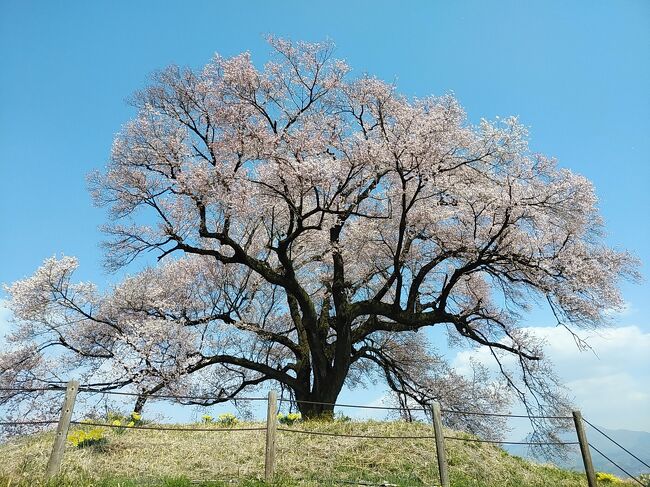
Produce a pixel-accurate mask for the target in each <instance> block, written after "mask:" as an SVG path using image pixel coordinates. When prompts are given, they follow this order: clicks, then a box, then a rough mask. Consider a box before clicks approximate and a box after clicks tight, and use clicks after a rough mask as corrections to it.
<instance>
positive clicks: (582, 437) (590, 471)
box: [573, 411, 596, 487]
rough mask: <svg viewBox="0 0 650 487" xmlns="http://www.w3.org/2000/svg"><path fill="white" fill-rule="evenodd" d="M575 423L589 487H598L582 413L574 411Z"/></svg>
mask: <svg viewBox="0 0 650 487" xmlns="http://www.w3.org/2000/svg"><path fill="white" fill-rule="evenodd" d="M573 422H574V423H575V426H576V433H577V435H578V443H580V453H582V462H583V463H584V465H585V473H586V474H587V485H588V486H589V487H596V475H595V474H594V464H593V463H592V462H591V452H590V451H589V442H588V441H587V434H586V433H585V428H584V425H583V423H582V414H581V413H580V411H573Z"/></svg>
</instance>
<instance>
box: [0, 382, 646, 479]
mask: <svg viewBox="0 0 650 487" xmlns="http://www.w3.org/2000/svg"><path fill="white" fill-rule="evenodd" d="M65 390H66V388H65V387H59V386H48V387H32V388H11V387H3V388H0V391H9V392H63V391H65ZM78 391H79V392H82V393H90V394H106V395H116V396H131V397H140V396H143V395H144V396H146V397H147V398H151V399H172V400H196V401H219V402H227V401H233V402H236V401H267V400H268V399H267V398H266V397H215V396H191V395H176V394H143V393H137V392H126V391H116V390H102V389H97V388H93V387H79V389H78ZM279 400H280V401H286V402H290V403H294V404H312V405H323V406H332V407H340V408H358V409H372V410H386V411H402V410H403V409H404V408H400V407H393V406H373V405H359V404H347V403H329V402H321V401H307V400H296V399H291V398H282V397H281V398H279ZM411 409H412V410H414V411H429V409H428V408H424V407H422V408H411ZM441 412H443V413H445V414H456V415H471V416H486V417H503V418H528V419H552V420H570V419H573V417H572V416H559V415H552V416H551V415H549V416H544V415H519V414H507V413H485V412H480V411H462V410H457V409H442V410H441ZM583 420H584V421H585V423H587V424H588V425H589V426H591V427H592V428H593V429H595V430H596V431H597V432H598V433H600V434H601V435H603V436H604V437H605V438H607V439H608V440H610V441H611V442H613V443H614V444H615V445H616V446H618V447H619V448H621V449H622V450H624V451H625V452H626V453H628V454H629V455H631V456H632V457H634V458H635V459H636V460H638V461H639V462H641V463H642V464H643V465H645V466H646V467H648V468H650V465H648V463H646V462H645V461H644V460H642V459H641V458H639V457H638V456H637V455H635V454H634V453H633V452H631V451H630V450H628V449H627V448H625V447H624V446H623V445H621V444H620V443H618V442H617V441H616V440H614V439H613V438H611V437H610V436H609V435H607V434H606V433H605V432H603V431H602V430H601V429H600V428H598V427H597V426H595V425H593V424H592V423H591V422H589V421H588V420H586V419H584V418H583ZM56 423H58V420H27V419H25V420H21V421H0V426H36V425H51V424H56ZM70 424H74V425H78V426H95V427H103V428H114V429H121V430H125V429H133V430H153V431H187V432H211V433H225V432H236V431H256V432H259V431H266V430H267V428H266V427H216V428H215V427H210V428H208V427H184V426H180V427H179V426H165V425H132V426H129V425H117V424H112V423H104V422H99V421H92V420H90V421H89V420H83V421H71V422H70ZM276 430H277V431H282V432H285V433H294V434H302V435H315V436H328V437H343V438H363V439H378V440H422V439H435V438H436V437H435V435H373V434H352V433H332V432H325V431H313V430H305V429H294V428H286V427H276ZM444 439H445V440H452V441H464V442H475V443H487V444H495V445H527V446H555V445H557V446H565V445H578V444H579V442H577V441H506V440H487V439H481V438H467V437H458V436H444ZM589 447H590V448H591V449H593V450H594V451H595V452H597V453H598V454H600V455H601V456H602V457H603V458H605V459H606V460H608V461H609V462H610V463H611V464H612V465H614V466H615V467H616V468H618V469H619V470H620V471H621V472H623V473H624V474H625V475H627V476H629V477H630V478H631V479H632V480H634V481H635V482H637V483H638V484H639V485H644V484H643V483H642V482H641V481H640V480H639V479H638V478H636V477H634V476H633V475H631V474H630V473H629V472H628V471H626V470H625V469H624V468H623V467H621V466H620V465H618V464H617V463H616V462H614V461H613V460H612V459H611V458H609V457H608V456H607V455H605V454H604V453H603V452H601V451H600V450H599V449H598V448H596V447H595V446H593V445H592V444H591V443H589ZM335 482H339V483H351V484H357V485H368V486H370V485H377V486H379V485H385V484H374V483H371V482H365V483H364V482H363V481H354V482H352V481H349V482H348V481H345V480H335Z"/></svg>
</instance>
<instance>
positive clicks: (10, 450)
mask: <svg viewBox="0 0 650 487" xmlns="http://www.w3.org/2000/svg"><path fill="white" fill-rule="evenodd" d="M240 426H256V427H257V426H262V425H261V424H260V423H248V424H240ZM299 428H303V429H308V430H312V431H321V432H328V433H348V434H361V435H363V434H366V435H383V436H405V435H411V436H417V435H431V434H432V431H431V427H430V426H429V425H426V424H420V423H404V422H386V421H364V422H348V423H343V422H334V423H326V422H309V423H302V424H297V425H295V426H294V427H293V429H299ZM215 430H216V431H214V432H212V431H207V432H202V431H196V432H183V431H148V430H128V431H126V432H124V433H123V434H119V435H118V434H115V432H114V431H111V430H107V431H106V436H107V438H108V441H107V442H105V443H104V444H103V445H101V446H98V447H87V448H83V449H76V448H74V447H72V446H71V445H68V447H67V450H66V453H65V456H64V461H63V466H62V474H61V476H60V477H59V478H57V479H54V480H51V481H49V482H45V481H44V480H43V475H42V474H43V472H44V471H45V465H46V463H47V458H48V455H49V452H50V449H51V446H52V439H53V434H52V433H44V434H39V435H33V436H27V437H21V438H16V439H13V440H12V441H10V442H8V443H6V444H4V445H0V487H28V486H29V487H32V486H33V487H72V486H75V487H77V486H78V487H145V486H164V487H198V486H202V487H221V486H232V485H239V486H242V487H261V486H264V485H266V484H265V483H264V482H262V481H261V480H260V479H261V478H262V476H263V473H264V432H263V431H239V432H238V431H230V432H228V431H224V430H223V429H222V428H218V427H215ZM449 433H450V434H454V435H458V434H459V433H455V432H449ZM276 458H277V460H276V477H275V479H276V480H275V481H274V482H273V484H272V485H274V486H276V487H290V486H307V487H316V486H328V485H330V486H335V485H357V484H356V482H358V481H364V482H368V483H377V484H381V483H385V484H393V485H397V486H399V487H416V486H432V485H439V483H438V478H437V467H436V461H435V447H434V445H433V440H432V439H408V440H394V439H384V440H381V439H370V438H341V437H329V436H312V435H303V434H296V433H288V432H283V431H278V436H277V455H276ZM447 459H448V464H449V470H450V476H451V481H452V485H453V486H454V487H583V486H586V479H585V477H584V475H582V474H579V473H576V472H569V471H566V470H561V469H558V468H556V467H554V466H551V465H539V464H534V463H530V462H528V461H525V460H523V459H521V458H519V457H516V456H512V455H509V454H507V453H506V452H504V451H503V450H501V449H500V448H497V447H496V446H494V445H488V444H479V443H475V442H474V443H470V442H459V441H447ZM232 481H236V482H232ZM337 481H338V482H337ZM340 481H346V482H348V483H346V484H344V483H342V482H340ZM601 485H602V486H610V485H613V484H612V483H602V484H601ZM616 485H619V486H621V487H623V486H627V485H633V484H631V483H628V482H624V483H618V484H616Z"/></svg>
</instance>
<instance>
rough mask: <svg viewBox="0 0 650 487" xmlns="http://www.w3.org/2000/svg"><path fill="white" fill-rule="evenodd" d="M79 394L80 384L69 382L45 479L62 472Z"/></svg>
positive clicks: (73, 381) (74, 381)
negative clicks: (73, 413) (62, 461)
mask: <svg viewBox="0 0 650 487" xmlns="http://www.w3.org/2000/svg"><path fill="white" fill-rule="evenodd" d="M77 392H79V382H77V381H76V380H71V381H68V384H67V387H66V389H65V399H64V400H63V408H62V409H61V416H60V417H59V424H58V425H57V426H56V436H55V437H54V445H53V446H52V453H51V454H50V459H49V460H48V462H47V470H46V471H45V477H46V478H48V479H49V478H50V477H54V476H55V475H57V474H58V473H59V471H60V470H61V460H63V452H64V451H65V442H66V440H67V438H68V430H69V429H70V420H71V419H72V411H73V410H74V401H75V399H76V398H77Z"/></svg>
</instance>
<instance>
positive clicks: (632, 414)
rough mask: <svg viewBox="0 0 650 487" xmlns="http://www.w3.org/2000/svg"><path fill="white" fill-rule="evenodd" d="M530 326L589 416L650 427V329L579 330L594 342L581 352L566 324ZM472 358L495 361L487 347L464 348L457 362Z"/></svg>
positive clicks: (462, 365) (609, 423) (463, 365)
mask: <svg viewBox="0 0 650 487" xmlns="http://www.w3.org/2000/svg"><path fill="white" fill-rule="evenodd" d="M526 330H527V331H529V332H530V333H533V334H535V335H536V336H538V337H539V338H541V339H543V340H544V341H545V343H546V346H545V348H544V350H545V356H546V358H547V359H549V360H550V361H551V362H552V363H553V364H554V368H555V370H556V372H557V373H558V375H559V376H560V377H561V378H562V380H563V381H564V383H565V384H566V386H567V388H568V389H569V392H570V394H571V395H573V397H574V400H575V404H576V405H577V406H578V407H579V408H580V409H581V410H582V412H583V414H584V415H585V417H587V418H589V419H590V420H591V421H592V422H595V423H596V424H600V425H603V426H605V427H608V428H623V429H632V430H644V431H650V332H647V331H644V330H642V329H641V328H639V327H638V326H621V327H613V328H606V329H602V330H599V331H597V332H596V331H590V332H580V334H579V335H580V337H581V338H582V339H584V340H586V341H587V343H588V344H589V345H590V346H591V347H592V350H585V351H580V350H578V348H577V347H576V344H575V341H574V339H573V337H572V336H571V334H570V333H569V332H568V331H567V330H565V329H564V328H561V327H531V328H526ZM471 357H473V358H474V359H475V360H478V361H480V362H481V363H484V364H486V365H489V366H494V365H493V364H494V361H493V359H492V357H491V355H490V352H489V350H487V349H479V350H477V351H475V352H468V351H463V352H460V353H458V354H457V355H456V357H455V359H454V365H455V366H456V367H458V369H459V370H460V371H463V370H467V368H468V364H469V359H470V358H471ZM508 361H510V363H514V358H508Z"/></svg>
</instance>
